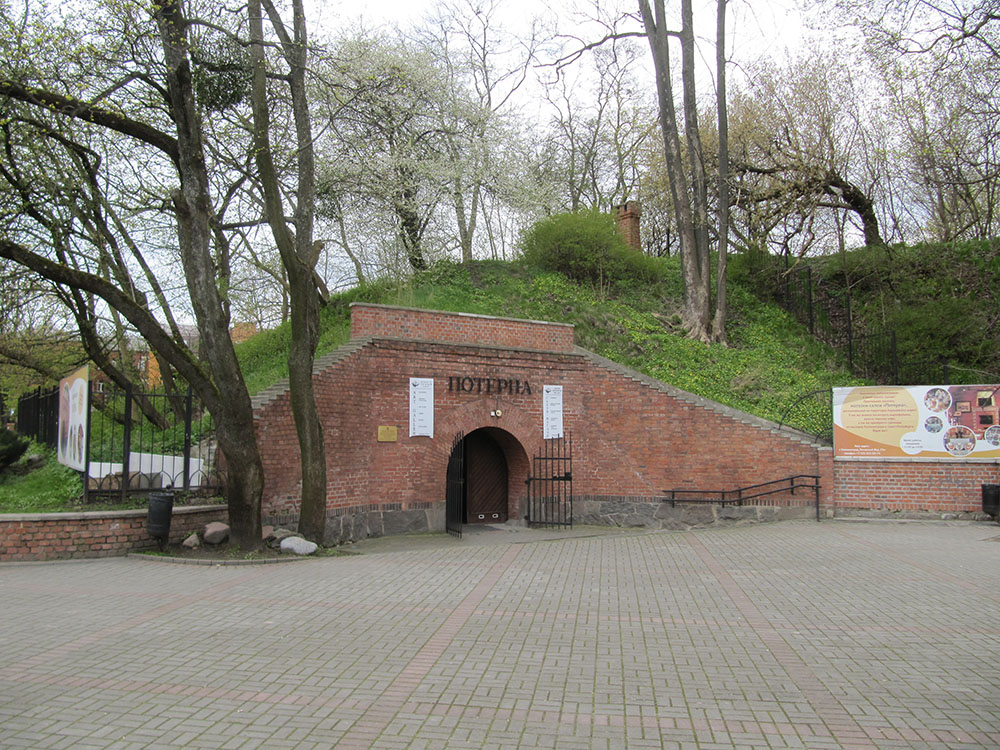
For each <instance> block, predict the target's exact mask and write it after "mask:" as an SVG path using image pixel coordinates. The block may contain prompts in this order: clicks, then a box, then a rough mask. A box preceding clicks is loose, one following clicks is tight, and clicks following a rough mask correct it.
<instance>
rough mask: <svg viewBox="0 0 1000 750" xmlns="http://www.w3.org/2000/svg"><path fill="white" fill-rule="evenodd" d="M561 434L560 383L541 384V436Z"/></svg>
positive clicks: (561, 403) (555, 436)
mask: <svg viewBox="0 0 1000 750" xmlns="http://www.w3.org/2000/svg"><path fill="white" fill-rule="evenodd" d="M562 436H563V389H562V386H561V385H543V386H542V437H543V438H545V439H546V440H548V439H549V438H561V437H562Z"/></svg>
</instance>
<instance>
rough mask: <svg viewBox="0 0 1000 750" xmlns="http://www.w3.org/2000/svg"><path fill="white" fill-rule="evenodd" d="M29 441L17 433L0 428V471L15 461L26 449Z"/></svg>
mask: <svg viewBox="0 0 1000 750" xmlns="http://www.w3.org/2000/svg"><path fill="white" fill-rule="evenodd" d="M30 444H31V443H30V441H29V440H27V438H22V437H18V435H17V433H14V432H11V431H10V430H4V429H0V471H3V470H4V469H6V468H7V467H8V466H11V465H12V464H14V463H16V462H17V461H18V460H19V459H20V458H21V456H23V455H24V452H25V451H26V450H28V446H29V445H30Z"/></svg>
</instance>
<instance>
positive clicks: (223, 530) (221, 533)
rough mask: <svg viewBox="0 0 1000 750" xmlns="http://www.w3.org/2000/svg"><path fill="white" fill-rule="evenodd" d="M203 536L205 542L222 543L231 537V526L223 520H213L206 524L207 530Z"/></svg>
mask: <svg viewBox="0 0 1000 750" xmlns="http://www.w3.org/2000/svg"><path fill="white" fill-rule="evenodd" d="M201 536H202V539H204V540H205V544H222V543H223V542H224V541H226V540H227V539H228V538H229V526H228V525H227V524H224V523H222V522H221V521H212V523H208V524H205V531H204V532H202V535H201Z"/></svg>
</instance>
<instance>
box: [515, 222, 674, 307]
mask: <svg viewBox="0 0 1000 750" xmlns="http://www.w3.org/2000/svg"><path fill="white" fill-rule="evenodd" d="M521 248H522V251H523V253H524V259H525V261H526V262H528V263H529V264H531V265H534V266H537V267H539V268H541V269H543V270H546V271H553V272H555V273H561V274H563V275H565V276H567V277H569V278H571V279H573V280H575V281H579V282H584V283H589V284H593V285H595V286H597V287H598V288H600V289H610V288H615V287H617V286H618V285H619V284H621V283H622V282H625V281H627V280H642V281H652V280H654V279H655V278H656V277H657V276H658V267H657V265H656V263H655V262H653V259H652V258H649V257H647V256H645V255H643V254H642V253H640V252H638V251H636V250H633V249H632V248H630V247H629V246H628V245H627V244H626V243H625V240H623V239H622V237H621V235H620V234H619V233H618V229H617V228H616V227H615V222H614V219H613V218H611V216H609V215H608V214H604V213H601V212H599V211H579V212H577V213H571V214H556V215H555V216H550V217H549V218H547V219H543V220H542V221H539V222H537V223H536V224H534V225H533V226H532V227H531V228H530V229H529V230H528V231H527V232H526V233H525V235H524V237H523V238H522V240H521Z"/></svg>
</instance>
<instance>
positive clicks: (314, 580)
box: [0, 521, 1000, 749]
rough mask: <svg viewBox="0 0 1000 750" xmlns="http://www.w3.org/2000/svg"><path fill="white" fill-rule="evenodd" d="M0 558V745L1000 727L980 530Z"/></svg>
mask: <svg viewBox="0 0 1000 750" xmlns="http://www.w3.org/2000/svg"><path fill="white" fill-rule="evenodd" d="M356 549H358V550H359V551H360V552H361V553H362V554H359V555H356V556H351V557H338V558H326V559H317V560H302V561H295V562H289V563H281V564H268V565H252V566H218V565H216V566H198V565H179V564H170V563H166V562H163V561H157V560H150V559H141V558H138V557H129V558H115V559H107V560H95V561H81V562H64V563H42V564H19V565H18V564H8V565H2V566H0V602H2V610H0V611H2V617H0V748H168V747H169V748H181V747H183V748H258V747H260V748H302V749H305V748H330V747H338V748H368V747H374V748H518V747H521V748H661V747H662V748H732V747H737V748H841V747H844V748H852V747H878V748H931V747H933V748H964V747H970V748H971V747H976V748H981V747H991V748H996V747H1000V526H997V525H993V524H969V523H957V522H954V523H953V522H938V523H930V522H927V523H924V522H914V523H891V522H880V521H871V522H848V521H824V522H822V523H816V522H810V521H794V522H784V523H775V524H767V525H759V526H742V527H730V528H718V529H710V530H703V531H693V532H652V533H650V532H645V533H620V532H619V533H614V532H611V531H609V530H600V529H580V528H577V529H574V530H572V531H571V532H549V533H541V532H535V531H529V530H518V531H507V530H500V529H481V530H478V531H476V532H475V533H469V534H467V535H466V537H465V538H464V539H454V538H451V537H448V536H446V535H425V536H420V537H410V538H402V539H386V540H375V541H371V542H366V543H364V544H361V545H357V546H356Z"/></svg>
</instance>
